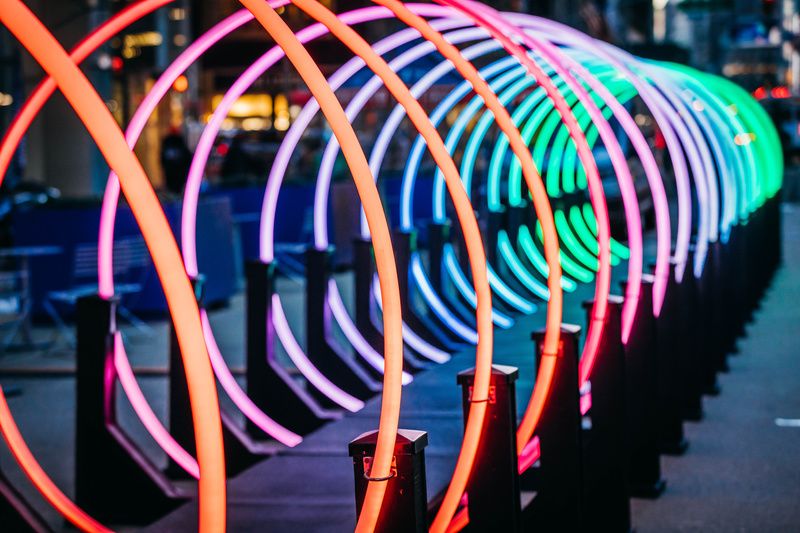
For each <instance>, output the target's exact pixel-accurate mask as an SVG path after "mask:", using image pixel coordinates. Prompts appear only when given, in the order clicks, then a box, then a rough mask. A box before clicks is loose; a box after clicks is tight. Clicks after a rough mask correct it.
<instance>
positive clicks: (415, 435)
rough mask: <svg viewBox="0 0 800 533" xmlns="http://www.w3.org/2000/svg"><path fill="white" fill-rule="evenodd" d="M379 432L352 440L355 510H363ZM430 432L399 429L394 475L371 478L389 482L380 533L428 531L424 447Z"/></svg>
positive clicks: (380, 519) (359, 511)
mask: <svg viewBox="0 0 800 533" xmlns="http://www.w3.org/2000/svg"><path fill="white" fill-rule="evenodd" d="M377 443H378V432H377V431H369V432H367V433H364V434H362V435H360V436H359V437H358V438H356V439H355V440H353V441H352V442H350V445H349V446H348V450H349V453H350V457H352V458H353V476H354V478H355V489H356V490H355V494H356V513H357V514H359V513H361V506H362V505H363V504H364V496H365V495H366V492H367V485H368V484H369V483H370V479H369V477H370V469H371V465H372V458H373V457H374V455H375V447H376V446H377ZM427 445H428V434H427V433H426V432H424V431H414V430H410V429H400V430H398V431H397V440H396V442H395V446H394V459H393V461H392V474H391V477H390V478H389V479H388V480H372V482H377V483H386V496H385V497H384V500H383V505H382V506H381V512H380V515H379V517H378V524H377V526H376V528H375V531H376V532H378V533H411V532H415V533H424V532H426V531H428V523H427V516H426V515H427V507H428V494H427V485H426V482H425V447H426V446H427Z"/></svg>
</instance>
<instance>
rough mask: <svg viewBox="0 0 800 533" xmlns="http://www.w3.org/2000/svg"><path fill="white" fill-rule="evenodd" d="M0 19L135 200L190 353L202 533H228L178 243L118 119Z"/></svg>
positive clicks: (12, 18)
mask: <svg viewBox="0 0 800 533" xmlns="http://www.w3.org/2000/svg"><path fill="white" fill-rule="evenodd" d="M0 21H2V22H3V24H5V25H6V27H8V28H9V30H10V31H11V32H12V33H13V34H14V35H15V36H16V38H17V39H18V40H19V41H20V43H21V44H22V45H23V46H24V47H25V48H26V49H28V50H29V51H30V52H31V54H32V55H33V56H34V58H35V59H36V61H37V62H38V63H39V64H40V65H42V67H43V68H44V69H45V70H46V71H47V72H48V73H49V74H50V75H51V76H52V77H53V79H54V80H55V81H56V82H57V84H58V86H59V88H60V89H61V92H62V93H63V94H64V96H65V97H66V98H67V100H68V101H69V102H70V104H71V105H72V106H73V108H74V109H75V111H76V113H77V114H78V116H79V117H80V119H81V121H82V122H83V123H84V124H85V125H86V127H87V129H88V130H89V132H90V134H91V135H92V137H93V139H95V142H96V143H97V144H98V146H99V148H100V150H101V151H102V152H103V155H104V156H105V157H106V159H107V161H108V163H109V165H110V166H111V167H112V168H114V169H115V170H116V171H117V173H118V174H119V175H120V178H121V180H120V181H121V185H122V188H123V191H124V192H125V195H126V197H127V198H128V200H129V202H130V205H131V209H132V210H133V212H134V215H135V216H136V219H137V222H138V224H139V227H140V229H141V231H142V234H143V236H144V239H145V242H146V244H147V245H148V248H149V249H150V250H151V254H152V257H153V262H154V264H155V266H156V270H157V272H158V274H159V278H160V279H161V282H162V285H163V288H164V293H165V295H166V297H167V304H168V306H169V309H170V313H171V314H172V317H173V321H174V323H175V330H176V336H177V338H178V343H179V344H180V346H181V348H182V350H181V352H182V354H184V359H183V362H184V366H185V368H186V381H187V384H188V386H189V398H190V404H191V408H192V420H193V423H194V427H195V440H196V445H197V452H198V463H199V465H200V472H201V476H200V480H199V498H200V506H199V513H200V517H199V525H200V531H203V532H210V531H222V530H224V528H225V514H226V510H225V500H226V497H225V458H224V452H223V444H222V424H221V422H220V418H219V403H218V399H217V393H216V388H215V384H214V378H213V372H212V370H211V364H210V363H209V361H208V355H207V351H206V347H205V342H204V340H203V332H202V326H201V324H200V320H199V311H198V308H197V303H196V302H195V300H194V294H193V291H192V288H191V286H190V284H189V280H188V278H187V277H186V275H185V273H184V271H183V269H182V266H181V260H180V254H179V252H178V247H177V245H176V243H175V241H174V239H172V238H171V237H169V225H168V223H167V221H166V218H165V216H164V213H163V211H161V209H160V206H159V204H158V200H157V198H156V196H155V193H154V192H153V189H152V188H151V187H150V184H149V182H148V180H147V176H146V175H145V173H144V171H143V169H142V167H141V165H140V164H139V162H138V160H137V159H136V157H135V156H134V155H133V154H132V153H131V152H130V150H129V149H128V147H127V145H126V144H125V139H124V137H123V135H122V133H121V132H120V131H119V128H118V127H117V124H116V122H115V121H114V118H113V117H112V116H111V114H110V112H109V111H108V109H107V108H106V107H105V105H104V103H103V101H102V100H101V98H100V97H99V96H98V95H97V93H96V92H95V91H94V88H93V87H92V85H91V84H90V83H89V81H88V80H87V79H86V78H85V77H84V76H83V74H82V73H81V72H80V70H79V69H78V68H77V67H76V66H75V65H74V63H72V61H71V60H70V58H69V56H67V54H66V52H65V51H64V50H63V48H61V46H60V45H59V43H58V42H57V41H56V40H55V39H54V38H53V36H52V35H51V34H50V33H49V32H48V31H47V29H46V28H45V27H44V26H43V25H42V24H41V23H40V22H39V20H38V19H37V18H36V17H35V16H34V15H33V14H32V13H31V12H30V11H29V10H28V9H27V8H26V7H25V6H24V5H23V4H22V3H21V2H20V1H19V0H4V1H3V9H0ZM215 415H216V416H215ZM4 425H5V424H4ZM13 444H14V440H13V439H9V445H10V446H12V449H14V446H13ZM15 456H16V457H17V458H18V460H20V461H24V454H21V453H20V449H19V447H17V450H16V451H15ZM23 468H25V465H23ZM26 470H27V471H28V472H29V475H31V476H32V478H34V474H32V470H31V469H30V468H26ZM45 477H46V476H45ZM34 479H35V478H34ZM37 487H39V488H40V490H42V489H43V485H42V484H41V482H40V483H37ZM51 503H53V504H54V505H56V507H57V508H58V509H59V511H61V512H62V513H63V514H64V515H65V516H66V517H67V518H68V519H70V520H71V521H73V523H76V525H79V526H80V527H85V528H88V529H94V526H95V524H87V523H86V521H85V519H83V518H84V517H81V516H76V515H75V514H74V512H73V510H72V509H69V508H66V507H64V505H63V501H59V500H56V501H53V500H51Z"/></svg>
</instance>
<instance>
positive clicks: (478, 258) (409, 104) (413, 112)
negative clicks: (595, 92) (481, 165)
mask: <svg viewBox="0 0 800 533" xmlns="http://www.w3.org/2000/svg"><path fill="white" fill-rule="evenodd" d="M293 3H294V4H295V5H297V6H298V7H300V9H302V10H303V11H305V12H306V13H307V14H308V15H310V16H312V17H313V18H315V19H317V20H319V21H321V22H322V23H323V24H325V25H326V26H327V27H328V28H329V29H330V30H331V33H333V34H334V35H336V36H337V37H338V38H339V40H341V41H342V42H343V43H344V44H345V45H346V46H347V47H348V48H350V49H351V50H352V51H353V52H354V53H356V54H357V55H359V56H360V57H361V58H362V59H363V60H364V61H365V63H367V65H368V66H369V68H370V69H371V70H372V71H373V72H375V73H376V74H377V75H378V76H380V77H381V79H382V80H383V82H384V84H385V86H386V88H387V89H388V90H389V91H390V93H391V94H392V95H393V96H394V97H395V98H396V99H397V100H398V102H399V103H400V104H401V105H402V106H403V107H404V108H405V110H406V113H407V114H408V117H409V119H411V121H412V123H413V124H414V126H415V127H416V128H417V130H418V131H419V132H420V134H421V135H423V136H425V140H426V142H427V144H428V147H429V149H430V151H431V155H432V156H433V158H434V160H435V161H436V164H437V166H438V167H439V168H440V169H441V170H442V172H443V174H444V176H445V179H446V181H447V186H448V190H449V192H450V196H451V198H452V199H453V203H454V206H455V209H456V213H457V216H458V220H459V223H460V224H461V228H462V232H463V236H464V240H465V242H466V246H467V250H468V254H469V262H470V267H471V271H472V278H473V282H474V286H475V292H476V295H477V306H476V307H477V310H476V313H477V329H478V346H477V349H476V355H475V369H476V371H475V383H474V387H473V396H477V397H478V398H481V400H478V401H473V402H472V403H471V406H470V410H469V418H468V419H467V423H466V428H465V431H464V440H463V443H462V446H461V451H460V452H459V456H458V459H457V462H456V470H455V473H454V475H453V478H452V479H451V482H450V486H449V487H448V490H447V492H446V494H445V497H444V499H445V501H447V500H448V499H449V498H452V496H451V495H452V494H454V493H455V494H457V495H458V498H460V497H461V494H463V492H464V487H465V486H466V481H467V478H468V477H469V472H470V470H471V468H472V462H473V460H474V457H475V453H476V451H477V447H478V442H479V440H480V434H481V429H482V427H483V419H484V416H485V413H486V407H487V405H486V402H485V401H483V398H484V397H488V394H489V382H490V379H491V366H492V346H493V327H492V293H491V289H490V288H489V279H488V271H487V263H486V256H485V255H484V250H483V240H482V237H481V234H480V229H479V228H478V221H477V220H476V218H475V214H474V212H473V210H472V205H471V204H470V202H469V197H468V196H467V194H466V191H465V190H464V188H463V184H462V183H461V178H460V176H459V174H458V170H457V168H456V165H455V163H454V162H453V160H452V159H451V158H450V156H449V154H448V153H447V149H446V148H445V146H444V141H442V138H441V137H440V136H439V134H438V132H437V131H436V128H435V127H434V126H433V124H431V122H430V121H429V120H428V117H427V115H426V113H425V111H424V110H423V109H422V106H421V105H420V104H419V102H418V101H417V100H416V99H415V98H414V96H413V95H412V94H411V92H410V91H409V89H408V87H407V86H406V85H405V84H404V83H403V82H402V81H401V80H400V77H399V76H398V75H397V74H396V73H395V72H394V71H393V70H392V69H391V67H389V65H388V64H387V63H386V62H385V61H383V59H382V58H381V57H380V56H379V55H377V54H376V53H375V52H374V51H373V50H372V49H371V48H370V46H369V44H368V43H367V42H366V41H365V40H364V39H363V38H361V37H360V36H359V35H358V34H357V33H356V32H355V31H353V30H352V29H351V28H349V27H348V26H346V25H344V24H342V23H341V22H340V21H339V20H338V19H337V18H336V16H335V15H334V14H333V13H331V12H330V11H328V10H327V9H326V8H325V7H324V6H322V5H321V4H318V3H315V2H310V1H308V0H293ZM420 20H422V19H420ZM428 27H429V26H428ZM429 28H430V27H429ZM431 31H435V30H433V29H431ZM440 38H441V36H440ZM462 61H464V60H463V59H462ZM370 229H372V228H370ZM451 487H452V489H451ZM444 505H446V504H445V503H443V506H444ZM363 516H364V515H363V511H362V517H363ZM451 516H452V513H451ZM376 519H377V517H376ZM449 520H450V516H447V517H446V521H447V522H449ZM362 522H364V520H363V518H362V519H360V520H359V525H358V526H357V527H356V531H359V530H364V531H367V530H369V529H368V528H369V525H367V524H362ZM436 524H437V522H436V519H434V524H433V525H432V527H431V528H432V529H433V530H434V531H435V530H436V529H437V525H436Z"/></svg>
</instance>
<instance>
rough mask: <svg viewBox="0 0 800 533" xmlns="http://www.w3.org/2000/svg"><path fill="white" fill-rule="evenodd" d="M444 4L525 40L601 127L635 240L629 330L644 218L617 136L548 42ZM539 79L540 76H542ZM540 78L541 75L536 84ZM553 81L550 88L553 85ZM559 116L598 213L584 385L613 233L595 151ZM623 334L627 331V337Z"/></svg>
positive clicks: (607, 282)
mask: <svg viewBox="0 0 800 533" xmlns="http://www.w3.org/2000/svg"><path fill="white" fill-rule="evenodd" d="M441 3H444V4H448V5H450V4H460V5H461V6H466V7H467V8H468V9H472V10H474V11H472V13H473V14H475V15H476V16H477V17H478V18H481V16H485V17H486V19H487V20H490V21H491V24H496V28H497V29H496V30H494V33H496V34H498V35H499V34H500V32H502V33H504V34H506V35H512V34H516V35H517V36H519V37H521V38H522V40H523V42H524V43H525V44H526V46H528V47H529V48H530V49H532V50H536V52H537V53H539V54H540V55H541V56H542V58H543V59H545V60H546V61H547V62H548V63H549V64H550V65H551V66H552V67H553V69H554V70H555V71H556V73H558V74H559V76H561V78H562V79H564V81H565V82H566V83H567V84H568V86H569V87H570V88H571V89H572V90H573V92H575V95H576V96H577V97H578V99H579V100H580V101H581V103H583V105H584V107H585V108H586V110H587V111H588V112H589V115H590V117H591V118H592V122H593V123H594V125H595V127H597V129H598V132H599V133H600V135H601V137H602V139H603V143H604V144H605V146H606V149H607V150H608V151H609V155H610V156H611V160H612V164H613V165H614V170H615V172H616V174H617V178H618V180H619V184H620V190H621V191H622V195H623V203H624V207H625V213H626V217H625V218H626V220H627V221H628V233H629V239H630V240H631V243H630V244H631V258H630V261H629V263H628V265H629V266H628V276H629V278H630V283H629V286H630V287H631V289H632V291H633V292H635V294H631V295H629V296H630V297H628V298H626V299H625V300H626V303H628V304H629V308H628V310H627V311H628V313H627V314H628V317H629V318H628V324H629V326H628V331H629V330H630V325H631V324H632V319H633V314H634V313H635V312H636V304H637V303H638V287H639V283H640V282H641V274H642V243H641V238H642V237H641V225H640V223H641V220H640V218H639V217H640V215H639V208H638V201H637V199H636V190H635V188H634V186H633V179H632V178H631V176H630V171H629V169H628V165H627V161H626V160H625V156H624V155H623V154H622V151H621V149H620V147H619V143H618V142H617V140H616V136H615V135H614V133H613V132H612V131H611V128H610V126H609V125H608V122H607V121H606V120H605V118H604V117H603V116H602V113H601V112H600V110H599V109H597V106H596V105H594V101H593V100H592V98H591V97H590V96H589V94H588V93H587V92H586V90H585V89H584V88H583V86H582V85H581V84H580V83H578V82H577V80H575V79H574V78H573V77H572V75H571V74H569V73H568V72H567V71H566V69H564V68H563V66H562V65H561V63H560V58H559V57H557V55H556V53H555V51H554V47H552V45H550V46H548V44H549V43H546V42H544V41H542V40H536V39H532V38H531V37H529V36H528V35H527V34H525V33H524V32H523V31H522V30H521V29H519V28H517V27H516V26H513V25H512V24H510V23H508V22H507V21H506V20H504V19H502V17H500V16H499V13H497V12H496V11H494V10H492V9H490V8H484V6H483V4H477V3H473V2H466V1H465V2H450V1H449V0H445V1H442V2H441ZM504 46H506V48H507V49H508V50H509V51H510V52H512V53H514V54H515V55H517V54H522V55H523V56H524V57H525V58H526V61H525V62H523V64H524V65H525V66H526V67H527V68H528V70H529V71H531V70H532V67H531V66H533V68H535V69H536V70H539V71H540V69H539V67H538V65H536V64H535V63H534V62H533V60H532V59H531V58H530V56H528V54H527V53H525V52H524V51H522V48H521V47H519V46H517V45H514V43H512V42H511V41H510V39H508V38H506V40H505V42H504ZM540 72H541V71H540ZM539 77H541V75H540V76H539ZM539 77H537V81H538V79H539ZM548 81H549V80H548ZM550 83H551V84H552V82H550ZM540 84H542V85H543V87H544V88H545V90H547V86H546V85H545V84H543V83H542V82H540ZM562 101H563V99H562ZM556 107H557V108H558V107H559V106H558V105H557V106H556ZM559 113H560V114H561V116H562V119H563V120H564V122H565V124H566V125H567V128H568V129H569V131H570V136H571V137H572V138H573V141H574V142H575V143H576V146H577V147H578V154H579V157H580V159H581V162H582V163H583V165H584V169H585V170H586V175H587V181H588V184H589V195H590V200H591V203H592V208H593V209H594V211H595V214H596V215H597V219H598V247H599V250H598V258H599V270H598V273H597V281H596V284H595V300H594V305H593V309H592V320H591V321H590V322H589V328H588V331H587V334H586V343H585V344H584V350H583V356H582V357H581V382H584V381H585V380H586V379H587V378H588V376H589V374H590V371H591V368H592V365H593V363H594V360H595V358H596V356H597V350H598V348H599V345H600V339H601V337H602V333H603V327H604V323H605V314H606V309H607V304H608V294H609V291H610V287H611V258H610V246H609V242H610V239H611V231H610V226H609V223H608V210H607V207H606V204H605V194H604V192H603V186H602V182H601V181H600V174H599V171H598V170H597V166H596V164H595V162H594V156H593V154H592V153H591V150H590V149H589V148H588V144H586V140H585V137H583V133H582V132H581V133H580V135H578V134H577V132H576V131H575V130H577V131H581V130H580V128H579V127H578V124H577V121H576V120H575V118H574V115H572V110H571V109H570V108H569V107H568V106H566V102H564V103H563V106H562V108H561V109H559ZM587 152H588V153H587ZM590 176H591V177H590ZM631 196H632V199H631ZM631 224H633V226H631ZM637 257H638V261H637ZM637 280H638V281H637ZM634 296H635V297H634ZM624 323H625V322H624ZM624 336H625V335H624V330H623V337H624ZM584 369H585V370H584Z"/></svg>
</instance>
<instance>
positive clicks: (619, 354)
mask: <svg viewBox="0 0 800 533" xmlns="http://www.w3.org/2000/svg"><path fill="white" fill-rule="evenodd" d="M622 303H623V298H622V297H620V296H614V295H612V296H609V302H608V311H607V314H606V317H605V323H604V328H603V337H602V339H601V340H600V345H599V347H598V350H597V356H596V359H595V362H594V365H593V366H592V372H591V374H590V376H589V382H588V383H589V390H588V391H584V392H583V394H582V398H588V399H589V400H590V401H591V403H590V402H589V401H586V402H585V403H586V405H587V407H588V410H587V411H585V410H584V408H582V409H581V411H584V412H583V416H584V418H583V433H582V435H581V444H582V446H583V527H584V529H585V530H589V529H592V530H597V531H601V530H602V531H625V532H628V531H630V529H631V514H630V500H629V498H628V494H629V491H628V482H627V468H628V464H627V461H628V452H627V440H626V434H625V350H624V348H623V346H622V324H621V313H622ZM593 304H594V302H592V301H589V302H585V303H584V304H583V305H584V309H586V310H587V322H588V323H591V321H592V318H593V317H592V310H593Z"/></svg>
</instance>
